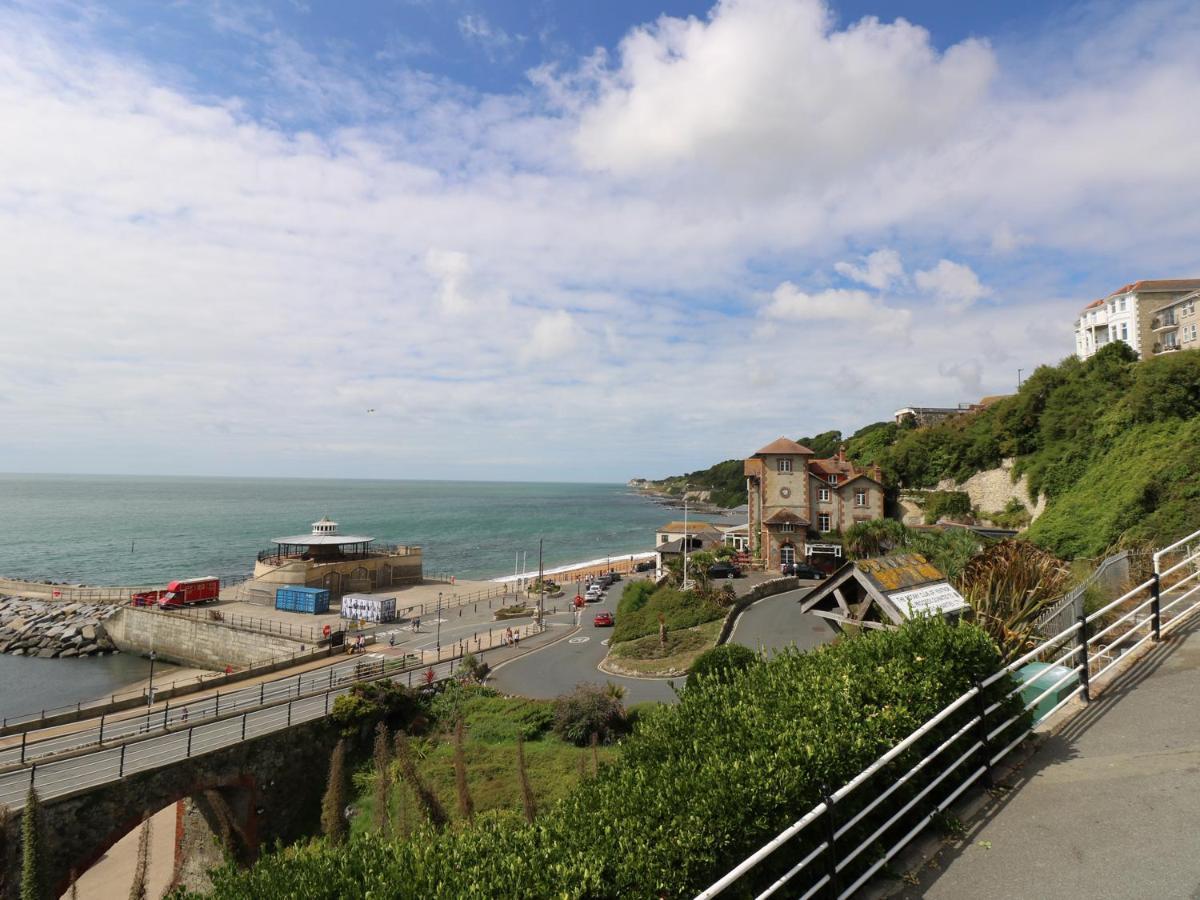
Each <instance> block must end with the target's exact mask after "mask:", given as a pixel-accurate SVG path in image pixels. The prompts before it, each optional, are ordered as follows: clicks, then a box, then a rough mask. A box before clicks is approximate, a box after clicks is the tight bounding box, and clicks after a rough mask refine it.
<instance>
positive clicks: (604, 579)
mask: <svg viewBox="0 0 1200 900" xmlns="http://www.w3.org/2000/svg"><path fill="white" fill-rule="evenodd" d="M597 583H598V584H599V585H600V587H602V588H606V587H608V586H609V585H610V584H612V583H613V577H612V575H610V574H608V573H605V574H604V575H601V576H600V577H599V578H598V579H597Z"/></svg>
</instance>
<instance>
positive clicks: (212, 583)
mask: <svg viewBox="0 0 1200 900" xmlns="http://www.w3.org/2000/svg"><path fill="white" fill-rule="evenodd" d="M220 598H221V580H220V579H219V578H186V579H183V580H182V581H172V582H171V583H170V584H168V585H167V587H166V590H162V591H140V592H139V593H136V594H134V595H133V596H132V597H131V598H130V601H131V604H132V605H133V606H158V607H159V609H179V608H180V607H183V606H196V605H198V604H200V603H216V602H217V601H218V600H219V599H220Z"/></svg>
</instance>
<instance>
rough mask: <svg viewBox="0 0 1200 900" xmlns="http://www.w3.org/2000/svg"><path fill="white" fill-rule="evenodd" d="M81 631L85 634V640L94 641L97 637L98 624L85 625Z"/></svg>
mask: <svg viewBox="0 0 1200 900" xmlns="http://www.w3.org/2000/svg"><path fill="white" fill-rule="evenodd" d="M97 624H98V623H97ZM79 633H80V634H81V635H83V639H84V640H85V641H94V640H95V639H96V625H84V626H83V627H82V628H80V629H79Z"/></svg>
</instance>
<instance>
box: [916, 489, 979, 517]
mask: <svg viewBox="0 0 1200 900" xmlns="http://www.w3.org/2000/svg"><path fill="white" fill-rule="evenodd" d="M970 516H971V497H970V495H969V494H967V493H966V492H964V491H929V492H928V493H926V494H925V524H926V525H933V524H934V523H936V522H939V521H941V520H942V519H944V518H945V519H950V520H952V521H960V520H962V519H967V518H970Z"/></svg>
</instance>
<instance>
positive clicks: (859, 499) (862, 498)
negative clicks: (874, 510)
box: [854, 491, 867, 506]
mask: <svg viewBox="0 0 1200 900" xmlns="http://www.w3.org/2000/svg"><path fill="white" fill-rule="evenodd" d="M854 505H855V506H866V505H867V492H866V491H855V492H854Z"/></svg>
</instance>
